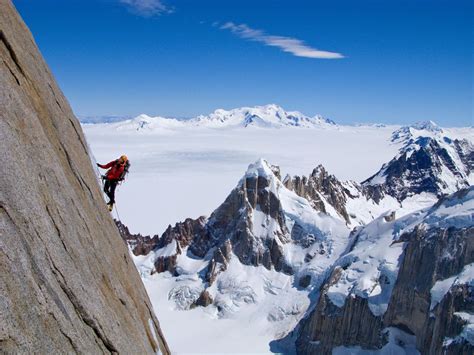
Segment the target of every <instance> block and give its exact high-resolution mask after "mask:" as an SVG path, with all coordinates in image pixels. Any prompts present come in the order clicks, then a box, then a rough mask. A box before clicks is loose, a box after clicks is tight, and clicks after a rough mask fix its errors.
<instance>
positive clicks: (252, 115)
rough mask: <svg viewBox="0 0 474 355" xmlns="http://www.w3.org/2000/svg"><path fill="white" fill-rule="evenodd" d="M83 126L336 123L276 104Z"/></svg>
mask: <svg viewBox="0 0 474 355" xmlns="http://www.w3.org/2000/svg"><path fill="white" fill-rule="evenodd" d="M81 122H82V123H116V125H115V126H116V128H117V129H119V130H137V131H140V130H153V129H159V128H178V127H209V128H236V127H263V128H281V127H305V128H311V127H330V126H336V123H335V122H334V121H332V120H330V119H327V118H323V117H322V116H314V117H309V116H306V115H304V114H302V113H300V112H297V111H291V112H290V111H285V110H284V109H283V108H281V107H280V106H278V105H273V104H272V105H265V106H256V107H241V108H236V109H233V110H229V111H227V110H223V109H218V110H215V111H214V112H213V113H211V114H209V115H206V116H205V115H200V116H197V117H194V118H190V119H176V118H166V117H161V116H157V117H150V116H148V115H144V114H142V115H139V116H137V117H135V118H129V119H121V120H120V119H118V117H116V116H106V117H104V119H103V120H102V121H101V120H100V118H97V117H91V118H83V119H81Z"/></svg>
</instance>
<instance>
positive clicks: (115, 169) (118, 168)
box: [97, 159, 125, 180]
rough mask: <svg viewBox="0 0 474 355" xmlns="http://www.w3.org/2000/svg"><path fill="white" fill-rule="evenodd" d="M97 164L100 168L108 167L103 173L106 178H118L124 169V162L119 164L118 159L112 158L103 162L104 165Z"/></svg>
mask: <svg viewBox="0 0 474 355" xmlns="http://www.w3.org/2000/svg"><path fill="white" fill-rule="evenodd" d="M97 165H99V166H100V167H101V168H102V169H109V168H110V169H109V170H108V171H107V172H106V173H105V176H106V178H107V179H108V180H120V179H121V178H122V175H123V172H124V170H125V163H123V164H120V163H119V160H118V159H117V160H113V161H111V162H110V163H108V164H105V165H102V164H97Z"/></svg>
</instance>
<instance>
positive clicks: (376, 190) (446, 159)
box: [363, 121, 474, 201]
mask: <svg viewBox="0 0 474 355" xmlns="http://www.w3.org/2000/svg"><path fill="white" fill-rule="evenodd" d="M392 142H397V143H402V144H403V145H402V147H401V148H400V150H399V153H398V155H397V156H396V157H394V158H393V159H392V160H391V161H390V162H388V163H387V164H385V165H384V166H383V167H382V168H381V169H380V171H378V172H377V173H376V174H375V175H374V176H372V177H370V178H369V179H367V180H366V181H365V182H364V183H363V185H364V187H366V188H367V190H368V191H369V194H370V195H371V196H372V198H374V199H375V200H376V201H379V200H380V199H382V198H383V196H384V195H386V194H388V195H390V196H393V197H395V198H396V199H397V200H398V201H403V200H405V199H406V198H408V197H412V196H415V195H418V194H421V193H430V194H434V195H436V196H437V197H440V196H441V195H443V194H446V193H452V192H455V191H457V190H459V189H461V188H464V187H467V186H470V185H471V184H472V183H473V182H474V145H473V144H472V142H470V141H468V140H467V139H458V138H453V137H450V136H448V135H447V134H445V132H444V131H443V129H441V128H440V127H438V126H437V125H436V124H435V123H433V122H431V121H428V122H420V123H418V124H415V125H413V126H406V127H402V128H400V129H398V130H396V131H395V132H394V133H393V134H392Z"/></svg>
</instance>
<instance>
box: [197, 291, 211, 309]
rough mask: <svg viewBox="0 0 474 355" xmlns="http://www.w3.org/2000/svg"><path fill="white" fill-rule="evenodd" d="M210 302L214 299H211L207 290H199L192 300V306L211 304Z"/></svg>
mask: <svg viewBox="0 0 474 355" xmlns="http://www.w3.org/2000/svg"><path fill="white" fill-rule="evenodd" d="M212 302H214V300H213V299H212V297H211V295H210V294H209V292H207V291H206V290H204V291H202V292H201V294H200V295H199V298H198V299H197V300H196V302H194V306H201V307H207V306H209V305H210V304H212Z"/></svg>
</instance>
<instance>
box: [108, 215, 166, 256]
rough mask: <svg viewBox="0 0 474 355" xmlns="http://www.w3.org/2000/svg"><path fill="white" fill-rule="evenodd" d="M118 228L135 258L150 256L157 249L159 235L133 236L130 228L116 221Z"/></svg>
mask: <svg viewBox="0 0 474 355" xmlns="http://www.w3.org/2000/svg"><path fill="white" fill-rule="evenodd" d="M115 224H116V225H117V228H118V230H119V232H120V235H121V236H122V239H123V240H124V241H125V243H127V244H128V245H129V246H130V249H131V250H132V253H133V254H134V255H135V256H138V255H148V254H149V253H150V252H151V251H152V250H153V249H155V248H156V245H157V243H158V240H159V237H158V236H157V235H155V236H153V237H150V236H148V235H147V236H142V235H141V234H140V233H138V234H131V233H130V231H129V230H128V227H127V226H126V225H125V224H123V223H122V222H120V221H117V220H116V221H115Z"/></svg>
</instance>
